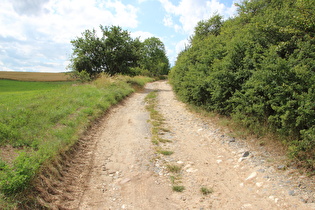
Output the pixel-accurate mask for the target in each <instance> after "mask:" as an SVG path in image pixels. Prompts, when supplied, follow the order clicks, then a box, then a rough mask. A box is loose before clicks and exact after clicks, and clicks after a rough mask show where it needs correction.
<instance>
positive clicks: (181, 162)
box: [176, 160, 184, 165]
mask: <svg viewBox="0 0 315 210" xmlns="http://www.w3.org/2000/svg"><path fill="white" fill-rule="evenodd" d="M176 163H177V164H179V165H183V164H184V162H183V161H180V160H179V161H177V162H176Z"/></svg>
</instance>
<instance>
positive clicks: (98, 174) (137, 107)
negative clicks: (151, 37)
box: [51, 81, 315, 209]
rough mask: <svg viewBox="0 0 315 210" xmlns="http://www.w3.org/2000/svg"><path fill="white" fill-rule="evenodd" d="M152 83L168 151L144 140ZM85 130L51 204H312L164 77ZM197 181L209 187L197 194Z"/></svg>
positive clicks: (152, 206)
mask: <svg viewBox="0 0 315 210" xmlns="http://www.w3.org/2000/svg"><path fill="white" fill-rule="evenodd" d="M152 90H157V91H158V110H159V112H160V113H161V114H162V115H163V117H164V118H165V121H164V126H166V127H167V128H168V130H169V131H167V132H164V133H161V135H163V138H165V139H169V140H170V142H165V143H163V144H162V143H161V145H160V147H162V148H164V149H167V150H171V151H174V154H172V155H170V156H162V155H159V154H156V150H155V146H154V145H153V144H152V143H151V134H150V130H151V129H150V124H149V123H148V120H149V114H148V112H147V111H146V109H145V102H144V98H145V96H146V95H147V93H148V92H150V91H152ZM85 138H86V139H85V140H84V141H83V142H84V144H83V145H84V146H83V149H81V151H79V152H78V154H77V155H76V156H74V157H73V160H72V161H71V163H69V168H68V169H67V171H66V172H65V173H64V178H63V179H64V180H63V185H59V187H58V186H57V187H56V189H55V196H54V197H53V199H51V205H52V206H53V207H54V208H56V209H312V208H313V209H315V208H314V205H313V204H312V203H308V204H307V203H303V202H301V200H300V197H299V196H294V195H292V193H288V191H289V192H290V186H280V185H279V184H278V183H279V182H280V181H284V182H285V181H287V180H290V177H289V176H284V177H281V175H279V174H277V172H275V171H274V170H272V168H270V167H269V166H267V165H265V162H264V161H263V159H261V158H259V154H258V152H257V153H255V152H254V151H251V153H250V154H249V155H248V157H242V156H243V155H244V151H246V148H244V147H243V146H239V145H238V144H233V142H232V143H227V141H225V140H224V139H225V138H226V135H225V134H224V131H222V130H220V129H219V128H218V126H216V125H215V124H214V123H212V122H211V121H205V120H203V119H201V118H198V117H197V116H196V115H195V114H192V113H191V112H189V111H187V109H185V105H184V104H182V103H181V102H179V101H177V100H176V98H175V96H174V93H173V92H172V89H171V87H170V85H169V84H167V82H165V81H164V82H154V83H150V84H147V86H146V89H145V91H144V92H141V93H135V94H133V95H132V96H131V97H129V98H128V99H126V100H125V101H124V102H123V103H122V104H120V105H118V106H116V107H115V108H113V109H111V111H110V112H109V113H108V114H107V115H106V117H105V118H104V119H103V120H102V121H101V122H100V125H99V126H98V127H97V129H94V130H93V132H91V135H90V136H86V137H85ZM170 164H173V165H178V166H180V167H181V172H180V181H181V184H182V185H183V186H185V190H184V191H183V192H181V193H180V192H174V191H172V187H171V185H172V184H171V181H170V175H171V174H170V173H169V172H168V171H167V169H166V165H170ZM275 174H276V175H275ZM279 177H280V178H279ZM202 187H206V188H207V189H212V190H213V192H212V193H210V194H209V195H204V194H202V193H201V192H200V190H201V188H202Z"/></svg>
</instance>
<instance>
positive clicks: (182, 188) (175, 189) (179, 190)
mask: <svg viewBox="0 0 315 210" xmlns="http://www.w3.org/2000/svg"><path fill="white" fill-rule="evenodd" d="M172 188H173V191H175V192H183V191H184V190H185V187H184V186H181V185H174V186H173V187H172Z"/></svg>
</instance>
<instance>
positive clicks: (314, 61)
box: [170, 0, 315, 167]
mask: <svg viewBox="0 0 315 210" xmlns="http://www.w3.org/2000/svg"><path fill="white" fill-rule="evenodd" d="M238 7H239V9H238V15H237V16H235V17H234V18H231V19H228V20H225V21H224V20H223V19H222V17H220V16H219V15H216V16H214V17H212V18H211V19H209V20H207V21H201V22H200V23H199V24H198V25H197V26H196V28H195V34H194V36H193V37H192V38H191V40H190V45H189V46H188V47H187V48H186V49H185V50H184V51H183V52H181V53H180V54H179V56H178V58H177V61H176V64H175V66H174V67H173V68H172V70H171V72H170V81H171V83H172V84H173V87H174V90H175V91H176V92H177V94H178V95H179V97H180V98H181V99H182V100H184V101H186V102H189V103H192V104H195V105H198V106H202V107H203V108H205V109H207V110H210V111H216V112H219V113H221V114H225V115H229V116H231V117H233V118H234V119H235V120H237V121H239V122H240V123H242V124H243V125H245V126H248V127H249V128H250V129H252V130H253V131H255V132H258V133H259V132H260V131H261V129H260V128H261V127H262V125H263V127H264V129H265V128H267V129H269V130H271V131H274V132H276V133H278V134H281V135H283V136H285V139H291V140H290V142H287V143H288V144H289V145H290V152H291V155H292V157H294V158H297V159H299V160H303V161H304V162H306V163H307V164H308V166H310V167H315V164H314V161H315V159H314V155H313V154H314V146H315V143H314V141H315V133H314V130H315V129H314V127H315V93H314V91H315V90H314V88H315V37H314V36H315V13H314V11H315V4H313V3H312V1H311V0H306V1H295V0H255V1H244V2H243V3H242V4H239V5H238Z"/></svg>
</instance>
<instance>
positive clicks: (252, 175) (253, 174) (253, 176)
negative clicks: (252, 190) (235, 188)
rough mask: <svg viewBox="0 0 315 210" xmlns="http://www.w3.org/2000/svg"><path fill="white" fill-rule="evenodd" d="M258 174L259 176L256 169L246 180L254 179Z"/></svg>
mask: <svg viewBox="0 0 315 210" xmlns="http://www.w3.org/2000/svg"><path fill="white" fill-rule="evenodd" d="M256 176H257V172H256V171H255V172H253V173H251V174H250V175H249V176H248V177H247V178H246V179H245V181H248V180H252V179H254V178H255V177H256Z"/></svg>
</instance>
